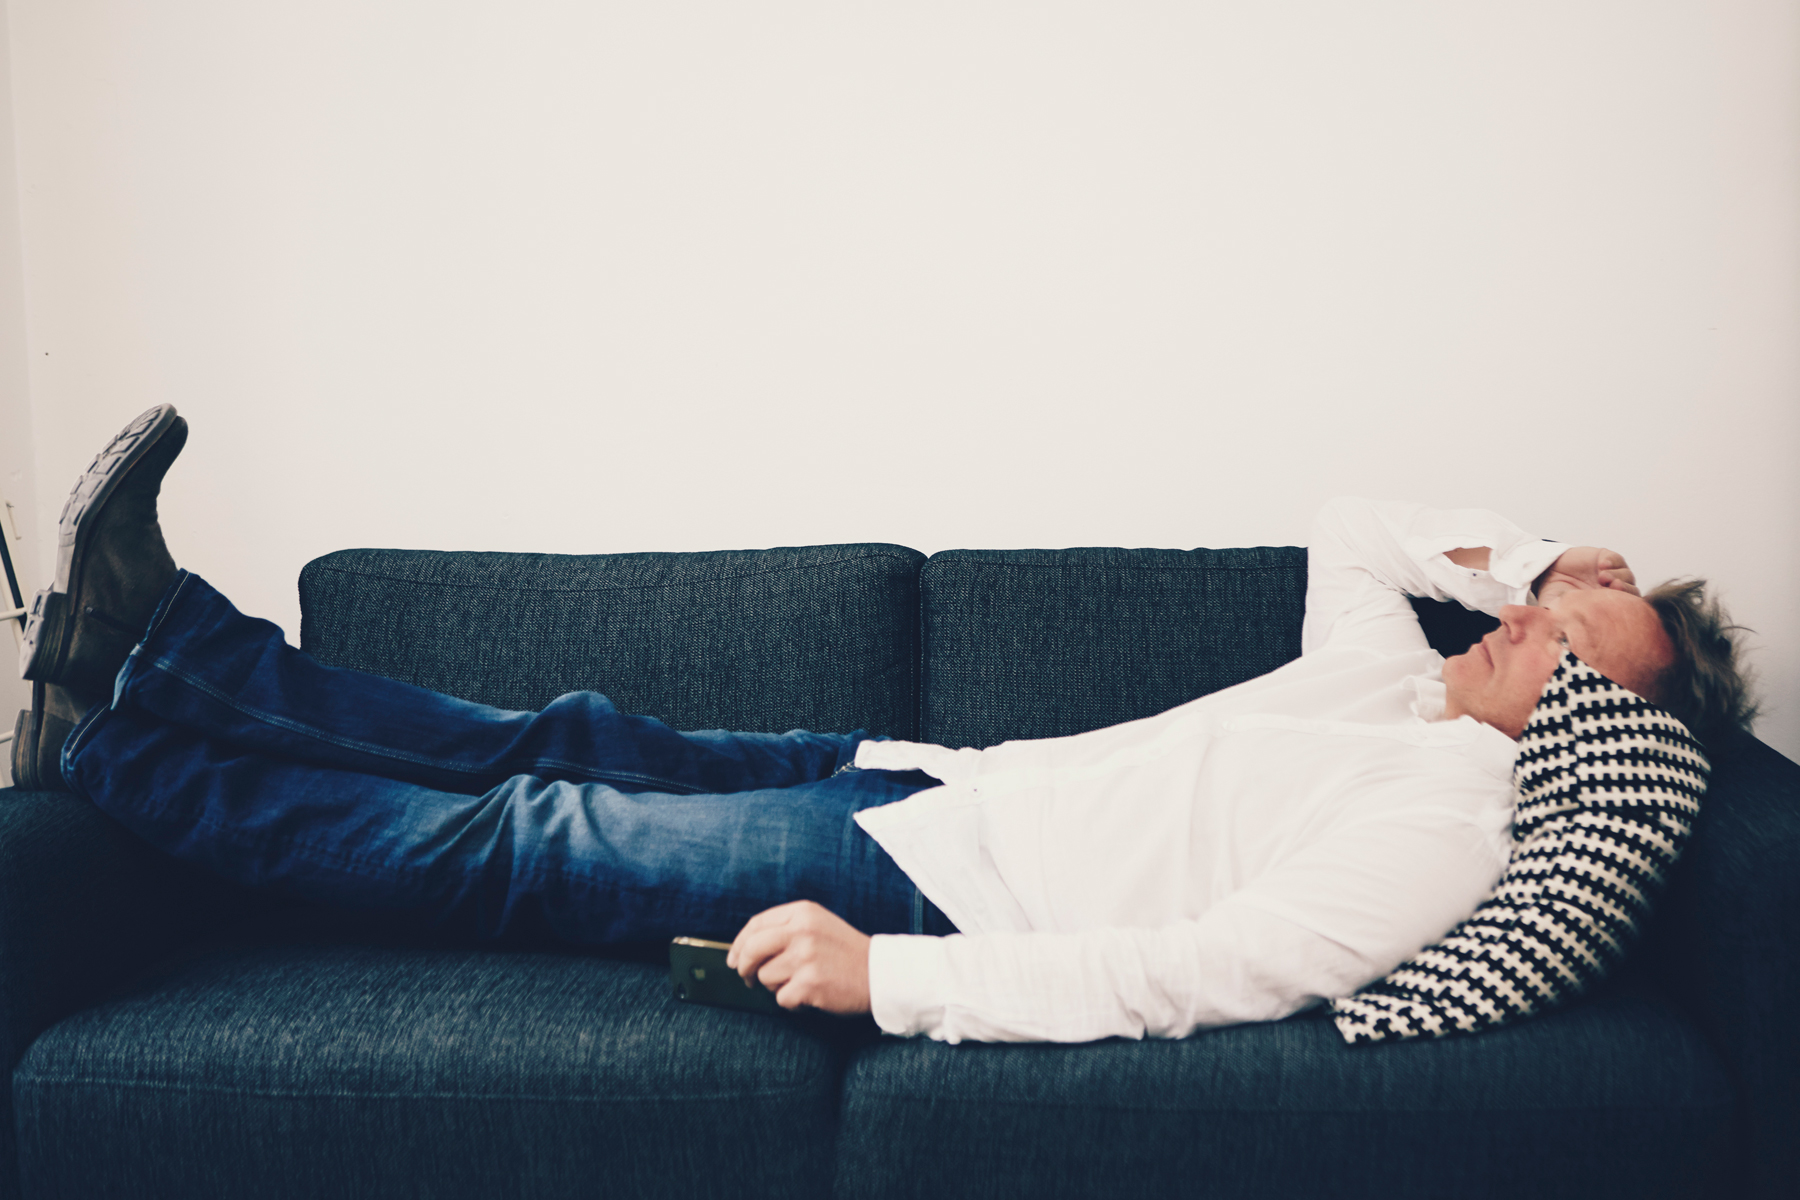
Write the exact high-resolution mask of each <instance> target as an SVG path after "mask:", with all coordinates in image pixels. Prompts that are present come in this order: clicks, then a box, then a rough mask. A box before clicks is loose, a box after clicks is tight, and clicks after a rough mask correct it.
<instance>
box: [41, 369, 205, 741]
mask: <svg viewBox="0 0 1800 1200" xmlns="http://www.w3.org/2000/svg"><path fill="white" fill-rule="evenodd" d="M186 441H187V422H186V421H184V420H182V419H181V418H180V417H178V416H176V415H175V409H174V406H173V405H168V404H159V405H157V406H156V407H155V408H153V409H151V410H150V411H149V412H146V413H144V414H143V415H141V416H139V417H138V419H137V420H135V421H133V422H132V423H131V424H129V425H127V426H126V427H125V428H124V429H123V430H122V431H120V433H119V435H118V436H117V437H115V438H113V440H112V441H111V442H109V443H108V444H107V446H106V448H105V449H104V450H102V451H100V453H99V455H98V456H97V457H96V458H95V459H94V461H93V464H92V465H91V466H89V467H88V469H87V471H86V472H85V473H84V474H83V475H82V476H81V478H80V479H77V480H76V481H75V487H74V490H73V491H71V492H70V493H69V501H68V503H67V504H65V505H63V511H62V517H61V519H60V520H59V521H58V523H57V539H56V548H57V556H56V582H55V583H54V584H52V585H51V586H50V587H48V588H45V589H44V590H43V591H41V592H39V593H38V594H37V599H36V600H34V601H33V602H32V608H31V616H30V619H29V620H28V621H27V623H26V626H25V645H24V647H23V649H22V650H21V651H20V657H19V673H20V674H22V675H24V676H25V678H27V679H31V680H36V681H40V682H43V683H46V684H55V685H57V686H59V687H61V688H63V689H66V690H67V692H68V693H69V698H70V699H71V700H72V701H73V703H74V705H75V706H76V707H77V708H79V709H82V710H85V709H86V708H89V707H91V706H93V705H95V704H104V703H109V702H110V701H111V699H112V690H113V679H114V677H115V676H117V675H118V673H119V668H120V667H122V666H124V665H125V658H126V656H127V655H129V654H130V653H131V648H132V647H133V646H135V645H137V643H138V642H139V641H140V640H141V639H142V638H143V636H144V631H145V628H146V627H147V626H148V625H149V624H150V617H151V614H152V613H154V612H155V611H156V604H157V601H158V600H160V599H161V598H162V594H163V592H164V591H166V590H167V589H168V586H169V584H170V583H171V582H173V581H174V579H175V560H174V559H173V558H171V557H169V550H168V547H167V546H165V545H164V544H163V536H162V529H161V527H160V526H158V524H157V522H156V496H157V493H158V492H160V491H161V490H162V480H163V476H164V475H165V474H166V473H167V472H168V470H169V465H170V464H171V463H173V462H174V461H175V456H176V455H177V454H180V453H181V447H182V445H183V444H185V443H186ZM32 708H33V711H34V712H35V711H37V708H38V705H37V704H36V700H35V697H34V701H33V706H32ZM40 740H41V735H40Z"/></svg>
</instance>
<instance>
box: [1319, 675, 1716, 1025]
mask: <svg viewBox="0 0 1800 1200" xmlns="http://www.w3.org/2000/svg"><path fill="white" fill-rule="evenodd" d="M1708 770H1709V768H1708V764H1707V761H1706V758H1705V756H1704V755H1703V754H1701V752H1700V747H1699V744H1698V743H1697V742H1695V740H1694V737H1693V735H1692V734H1691V733H1689V732H1688V728H1687V726H1685V725H1683V724H1682V723H1681V722H1680V721H1678V720H1676V719H1675V718H1674V717H1672V716H1670V715H1669V714H1668V713H1666V712H1664V711H1663V710H1662V709H1660V708H1657V707H1656V706H1655V705H1653V704H1651V703H1650V702H1649V701H1648V700H1645V699H1644V698H1643V697H1641V696H1639V695H1637V694H1635V693H1633V692H1630V691H1627V690H1626V689H1625V688H1622V687H1620V686H1619V685H1618V684H1616V683H1614V682H1613V681H1612V680H1610V679H1608V678H1606V676H1604V675H1602V674H1600V673H1599V672H1598V671H1596V670H1594V669H1593V668H1592V667H1590V666H1588V665H1587V664H1586V663H1584V662H1582V661H1581V660H1580V659H1579V658H1576V657H1575V656H1574V655H1573V654H1571V653H1567V652H1565V653H1564V654H1563V658H1562V662H1561V663H1560V664H1558V666H1557V668H1556V671H1555V673H1554V674H1552V675H1551V676H1550V681H1549V682H1548V683H1546V684H1545V685H1544V690H1543V693H1542V695H1540V696H1539V698H1538V703H1537V707H1536V708H1535V709H1533V710H1532V714H1531V719H1530V721H1528V722H1527V723H1526V725H1525V732H1524V734H1523V736H1521V737H1520V739H1519V757H1518V759H1517V761H1516V763H1515V765H1514V767H1513V783H1514V785H1515V786H1516V787H1517V789H1518V793H1519V801H1518V807H1517V809H1516V810H1515V813H1514V816H1513V851H1512V860H1511V861H1510V862H1508V863H1507V864H1506V870H1505V871H1504V872H1503V873H1502V874H1501V876H1500V882H1499V883H1498V884H1496V885H1495V886H1494V890H1493V892H1492V893H1490V894H1489V896H1488V898H1487V899H1486V900H1484V901H1482V902H1481V904H1480V906H1478V907H1477V908H1476V909H1475V912H1474V914H1473V915H1472V916H1470V917H1469V919H1468V920H1466V921H1464V922H1463V923H1462V924H1461V925H1458V926H1457V927H1456V928H1455V929H1453V930H1451V931H1450V932H1449V933H1448V934H1446V935H1445V936H1444V938H1443V940H1442V941H1439V942H1437V943H1436V944H1434V945H1431V946H1427V947H1426V948H1425V949H1423V950H1421V951H1419V953H1417V954H1415V955H1413V957H1411V958H1410V959H1408V960H1407V961H1405V962H1403V963H1401V964H1400V965H1399V966H1398V967H1396V968H1394V970H1393V971H1391V972H1389V973H1388V975H1387V976H1386V977H1385V978H1382V979H1380V980H1377V981H1376V982H1374V983H1372V984H1370V985H1369V986H1367V987H1365V988H1363V989H1362V990H1361V991H1360V992H1357V993H1356V994H1355V995H1353V996H1347V997H1344V998H1343V999H1340V1000H1334V1001H1332V1004H1331V1008H1332V1012H1333V1014H1334V1019H1335V1020H1336V1022H1337V1027H1338V1032H1339V1033H1341V1034H1343V1036H1344V1040H1345V1041H1347V1042H1352V1043H1354V1042H1379V1041H1383V1040H1386V1039H1388V1038H1409V1037H1442V1036H1443V1035H1444V1034H1447V1033H1462V1032H1474V1031H1475V1030H1479V1029H1486V1028H1488V1027H1489V1026H1493V1025H1501V1024H1504V1023H1506V1022H1508V1021H1513V1020H1517V1019H1518V1018H1520V1017H1525V1016H1529V1015H1531V1014H1532V1013H1534V1012H1539V1011H1542V1010H1544V1009H1548V1008H1553V1007H1555V1006H1556V1005H1558V1004H1561V1003H1563V1002H1564V1001H1566V1000H1571V999H1573V998H1574V997H1576V996H1578V995H1580V994H1581V993H1582V992H1584V991H1586V990H1587V989H1588V988H1589V987H1590V986H1592V985H1593V984H1595V983H1597V982H1599V981H1600V980H1601V979H1602V978H1604V977H1605V975H1606V973H1607V972H1608V971H1609V970H1611V969H1612V967H1613V966H1615V965H1616V964H1617V963H1618V962H1619V960H1620V959H1621V958H1622V957H1623V956H1624V953H1625V949H1626V946H1627V945H1628V943H1629V942H1630V941H1631V938H1632V935H1633V933H1634V932H1635V930H1636V928H1637V925H1638V923H1639V922H1641V921H1642V920H1643V919H1644V917H1645V916H1646V915H1647V914H1648V913H1649V911H1650V900H1651V897H1652V895H1653V894H1654V893H1655V891H1656V890H1657V887H1658V885H1659V884H1660V883H1661V881H1662V877H1663V873H1664V872H1665V871H1667V870H1668V868H1669V866H1670V865H1671V864H1672V863H1674V861H1675V858H1676V856H1677V855H1678V854H1680V853H1681V848H1682V846H1683V845H1684V844H1685V843H1686V842H1687V838H1688V835H1689V833H1690V832H1691V831H1692V829H1693V820H1694V816H1695V814H1697V813H1698V812H1699V811H1700V796H1701V795H1702V794H1703V793H1704V792H1705V791H1706V779H1707V772H1708Z"/></svg>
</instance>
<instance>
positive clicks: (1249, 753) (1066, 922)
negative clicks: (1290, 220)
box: [856, 499, 1568, 1042]
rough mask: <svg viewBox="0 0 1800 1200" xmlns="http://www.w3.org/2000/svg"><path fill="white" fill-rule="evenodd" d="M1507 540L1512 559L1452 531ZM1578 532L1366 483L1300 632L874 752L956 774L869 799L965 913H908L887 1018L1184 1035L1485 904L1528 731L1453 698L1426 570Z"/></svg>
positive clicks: (1333, 989)
mask: <svg viewBox="0 0 1800 1200" xmlns="http://www.w3.org/2000/svg"><path fill="white" fill-rule="evenodd" d="M1465 546H1467V547H1480V546H1486V547H1489V548H1490V549H1491V551H1492V554H1491V558H1490V564H1489V569H1488V570H1486V571H1472V570H1468V569H1466V568H1462V567H1458V566H1456V565H1455V564H1454V563H1452V562H1450V560H1449V559H1448V558H1446V557H1445V554H1444V552H1445V551H1448V550H1453V549H1456V548H1458V547H1465ZM1567 548H1568V547H1566V546H1564V545H1562V544H1560V543H1556V542H1548V541H1542V540H1539V539H1536V538H1532V537H1528V536H1527V535H1526V534H1524V533H1523V532H1522V531H1520V530H1519V529H1518V528H1516V527H1515V526H1513V525H1511V524H1510V523H1508V522H1506V521H1504V520H1502V519H1501V518H1499V517H1497V516H1495V515H1494V514H1492V513H1488V512H1483V511H1478V510H1455V511H1436V510H1431V509H1425V508H1421V507H1418V506H1415V505H1407V504H1395V503H1377V502H1371V501H1366V500H1351V499H1342V500H1336V501H1333V502H1331V503H1330V504H1328V505H1326V507H1325V508H1324V510H1323V511H1322V512H1321V513H1320V514H1319V517H1318V519H1317V521H1316V523H1315V525H1314V528H1313V533H1312V539H1311V543H1310V546H1309V550H1308V583H1307V596H1306V621H1305V626H1304V629H1303V632H1302V638H1301V646H1302V653H1301V657H1300V658H1298V659H1296V660H1295V661H1293V662H1291V663H1289V664H1287V665H1286V666H1284V667H1281V668H1279V669H1277V670H1275V671H1271V672H1270V673H1269V674H1267V675H1264V676H1261V677H1260V678H1257V679H1252V680H1249V681H1247V682H1245V683H1241V684H1238V685H1237V686H1235V687H1231V688H1227V689H1225V690H1224V691H1220V692H1215V693H1213V694H1212V695H1210V696H1203V697H1201V698H1199V699H1197V700H1193V701H1190V702H1189V703H1187V704H1183V705H1181V706H1179V707H1177V708H1173V709H1171V710H1169V711H1168V712H1165V713H1161V714H1159V715H1157V716H1154V717H1148V718H1145V719H1143V720H1139V721H1131V722H1127V723H1126V724H1123V725H1115V726H1113V727H1111V728H1108V729H1098V730H1094V731H1092V732H1090V733H1082V734H1076V735H1074V736H1071V737H1061V738H1045V739H1041V740H1036V741H1023V742H1006V743H1003V744H1001V745H998V746H993V747H990V748H988V749H986V750H969V749H965V750H950V749H946V748H944V747H941V746H929V745H922V744H919V743H913V742H865V743H864V744H863V745H862V746H861V747H860V749H859V750H858V752H857V757H856V765H857V766H859V767H863V768H875V769H886V770H912V769H917V770H921V771H924V772H926V773H928V774H930V775H931V776H933V777H934V778H937V779H939V780H942V781H943V786H941V787H935V788H931V789H929V790H926V791H922V792H918V793H915V794H914V795H912V796H909V797H908V798H907V799H905V800H902V801H899V802H898V803H895V804H888V805H884V806H882V807H880V808H873V809H868V810H865V811H864V812H862V813H860V814H858V816H857V820H858V822H859V823H860V824H861V825H862V827H863V828H864V829H865V830H867V831H868V832H869V834H870V835H871V836H873V837H874V838H875V840H876V841H877V842H879V843H880V844H881V846H882V847H883V848H884V849H885V850H886V851H887V852H888V853H889V854H891V855H892V856H893V858H894V860H895V861H896V862H897V863H899V865H900V867H901V868H902V869H903V870H904V871H905V872H906V873H907V874H908V875H909V876H910V877H911V878H912V880H913V882H914V883H916V884H917V885H918V887H919V890H920V891H922V892H923V893H924V894H925V895H926V896H927V897H929V898H930V899H931V901H932V902H933V903H934V904H936V905H937V906H938V907H939V908H941V909H942V910H943V911H944V913H945V914H946V915H947V916H949V918H950V919H951V920H952V921H954V922H956V925H957V928H959V929H961V930H962V931H963V932H962V933H960V934H958V935H955V936H952V937H946V938H930V937H907V936H891V935H883V936H879V937H876V938H875V939H874V941H873V943H872V945H871V948H870V953H869V985H870V994H871V1000H872V1007H873V1010H874V1016H875V1020H876V1022H877V1023H878V1024H879V1025H880V1026H881V1028H882V1029H883V1030H885V1031H887V1032H888V1033H893V1034H903V1035H906V1034H927V1035H929V1036H931V1037H934V1038H938V1039H941V1040H944V1041H951V1042H955V1041H960V1040H962V1039H964V1038H970V1039H976V1040H982V1041H1037V1040H1041V1041H1060V1042H1080V1041H1088V1040H1091V1039H1094V1038H1102V1037H1111V1036H1120V1037H1131V1038H1139V1037H1143V1036H1145V1035H1149V1036H1152V1037H1182V1036H1185V1035H1186V1034H1189V1033H1192V1032H1193V1031H1194V1030H1196V1029H1201V1028H1206V1027H1209V1026H1216V1025H1229V1024H1234V1023H1236V1022H1239V1021H1266V1020H1274V1019H1277V1018H1280V1017H1284V1016H1286V1015H1288V1014H1289V1013H1292V1012H1296V1011H1298V1010H1299V1009H1302V1008H1305V1007H1308V1006H1309V1005H1312V1004H1316V1003H1318V1002H1320V1001H1321V1000H1323V999H1327V998H1330V997H1333V996H1342V995H1348V994H1349V993H1351V992H1353V991H1355V990H1356V989H1357V988H1359V987H1361V986H1362V985H1364V984H1366V983H1368V982H1370V981H1372V980H1375V979H1378V978H1380V977H1381V976H1383V975H1385V974H1386V973H1387V972H1388V971H1390V970H1392V969H1393V968H1394V967H1395V966H1397V965H1398V964H1399V963H1401V962H1402V961H1404V960H1405V959H1406V958H1408V957H1409V956H1410V955H1412V954H1413V953H1414V952H1415V951H1417V950H1419V949H1420V948H1421V947H1423V946H1426V945H1429V944H1430V943H1431V942H1433V941H1435V940H1436V939H1437V938H1439V937H1441V936H1442V935H1443V934H1444V933H1446V932H1447V931H1448V930H1450V929H1451V928H1453V927H1454V926H1455V925H1456V924H1457V923H1458V922H1459V921H1461V920H1462V919H1463V918H1465V917H1467V916H1468V915H1469V913H1470V912H1471V911H1473V910H1474V908H1475V906H1476V905H1477V904H1478V903H1479V902H1480V901H1481V900H1482V899H1483V898H1484V897H1485V896H1486V895H1487V894H1488V892H1489V891H1490V890H1491V889H1492V887H1493V885H1494V883H1495V881H1496V880H1497V879H1498V878H1499V876H1500V872H1501V870H1502V868H1503V867H1504V866H1505V865H1506V862H1507V858H1508V855H1509V853H1510V849H1511V824H1512V812H1513V803H1514V794H1513V788H1512V764H1513V758H1514V755H1515V752H1516V744H1515V743H1514V742H1513V741H1512V739H1510V738H1508V737H1507V736H1506V735H1505V734H1503V733H1501V732H1499V731H1498V730H1496V729H1494V728H1492V727H1491V726H1488V725H1483V724H1480V723H1479V722H1477V721H1475V720H1474V719H1473V718H1470V717H1462V718H1460V719H1458V720H1454V721H1446V720H1442V719H1441V717H1442V715H1443V710H1444V685H1443V682H1442V677H1441V668H1442V664H1443V659H1442V658H1441V657H1440V656H1439V655H1438V654H1437V653H1436V652H1435V651H1433V650H1432V649H1430V648H1429V646H1428V645H1427V644H1426V641H1425V637H1424V634H1423V633H1422V632H1421V631H1420V629H1419V624H1418V620H1417V619H1416V617H1415V616H1414V613H1413V611H1412V608H1411V606H1410V605H1409V604H1408V603H1407V601H1406V597H1407V596H1408V595H1414V596H1430V597H1432V598H1434V599H1440V600H1444V599H1454V600H1458V601H1461V602H1462V603H1463V604H1465V605H1467V606H1468V607H1470V608H1478V609H1481V610H1483V611H1486V612H1489V613H1494V612H1497V611H1498V609H1499V608H1500V606H1501V605H1502V604H1508V603H1523V602H1524V601H1525V600H1526V598H1527V589H1528V588H1529V587H1530V584H1531V581H1532V580H1533V579H1535V578H1536V577H1537V575H1538V574H1539V573H1541V572H1542V571H1543V570H1544V569H1545V568H1546V567H1548V566H1549V565H1550V564H1551V563H1552V562H1554V561H1555V560H1556V558H1557V556H1558V555H1560V554H1561V553H1562V552H1563V551H1564V550H1565V549H1567Z"/></svg>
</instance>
